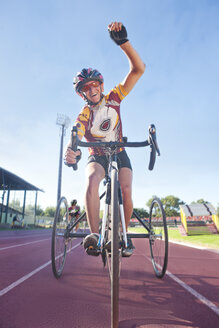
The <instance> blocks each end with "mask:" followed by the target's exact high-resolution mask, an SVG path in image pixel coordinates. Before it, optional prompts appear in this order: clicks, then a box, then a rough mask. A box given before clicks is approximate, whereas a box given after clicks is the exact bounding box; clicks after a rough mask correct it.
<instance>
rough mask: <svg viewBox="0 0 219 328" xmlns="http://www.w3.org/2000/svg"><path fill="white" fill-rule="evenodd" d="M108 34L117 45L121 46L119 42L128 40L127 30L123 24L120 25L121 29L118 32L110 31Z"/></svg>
mask: <svg viewBox="0 0 219 328" xmlns="http://www.w3.org/2000/svg"><path fill="white" fill-rule="evenodd" d="M109 34H110V37H111V39H112V40H113V41H114V42H115V43H116V44H117V45H118V46H121V44H123V43H125V42H127V41H128V39H127V31H126V28H125V26H124V25H122V29H121V31H119V32H116V31H110V30H109Z"/></svg>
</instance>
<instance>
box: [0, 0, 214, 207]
mask: <svg viewBox="0 0 219 328" xmlns="http://www.w3.org/2000/svg"><path fill="white" fill-rule="evenodd" d="M218 15H219V3H218V1H213V0H212V1H204V0H184V1H180V0H172V1H168V0H164V1H161V0H160V1H158V0H155V1H148V0H146V1H145V0H138V1H135V2H134V1H132V0H124V1H123V0H121V1H118V0H117V1H116V0H111V1H100V0H94V1H92V2H91V1H86V0H85V1H83V3H82V2H80V1H74V0H71V1H70V0H63V1H57V0H54V1H52V0H50V1H42V0H39V1H37V2H36V1H35V2H33V1H27V0H23V1H22V0H21V1H15V0H14V1H11V0H8V1H4V2H3V1H1V3H0V140H1V142H0V166H1V167H3V168H5V169H7V170H9V171H11V172H13V173H15V174H17V175H19V176H21V177H22V178H23V179H25V180H27V181H28V182H30V183H32V184H34V185H36V186H37V187H39V188H41V189H44V191H45V193H39V197H38V202H39V204H40V205H41V206H42V207H43V208H45V207H46V206H50V205H55V203H56V197H57V177H58V160H59V146H60V134H59V128H58V126H57V125H56V124H55V122H56V116H57V113H63V114H65V115H67V116H69V117H70V118H71V122H72V124H73V122H74V120H75V118H76V116H77V114H78V112H79V111H80V109H81V108H82V106H83V101H82V99H81V98H80V97H78V95H76V94H75V93H74V91H73V88H72V79H73V76H74V75H75V74H76V72H77V71H79V70H80V69H81V68H83V67H95V68H97V69H98V70H99V71H101V73H102V74H103V76H104V78H105V91H106V92H108V91H109V90H110V89H111V88H112V87H114V86H115V85H116V84H118V83H119V82H120V81H121V80H123V78H124V77H125V75H126V74H127V72H128V61H127V59H126V57H125V55H124V54H123V53H122V51H121V50H120V48H119V47H117V46H116V45H115V44H114V43H113V42H112V41H111V39H110V38H109V36H108V32H107V25H108V23H110V22H111V21H115V20H118V21H121V22H123V23H124V25H125V26H126V28H127V31H128V37H129V39H130V41H131V43H132V44H133V46H134V47H135V48H136V50H137V51H138V52H139V54H140V55H141V57H142V59H143V61H144V62H145V63H146V71H145V74H144V75H143V77H142V78H141V79H140V80H139V82H138V83H137V85H136V87H135V88H134V89H133V91H132V92H131V93H130V94H129V95H128V96H127V98H126V99H125V100H124V101H123V103H122V105H121V113H122V119H123V132H124V135H125V136H128V139H129V140H130V141H141V140H144V139H145V138H146V136H147V128H148V125H149V124H150V123H154V124H155V125H156V127H157V134H158V142H159V146H160V150H161V156H160V157H159V158H158V159H157V162H156V166H155V169H154V171H152V172H150V171H148V169H147V166H148V160H149V151H148V149H138V150H128V153H129V155H130V158H131V161H132V166H133V169H134V180H133V200H134V206H135V207H145V203H146V202H147V200H148V199H149V198H151V196H152V195H158V196H159V197H165V196H167V195H174V196H177V197H179V198H180V199H181V200H183V201H185V202H187V203H188V204H189V203H190V202H192V201H196V200H197V199H200V198H204V199H205V200H208V201H210V202H212V204H213V205H214V206H217V205H218V203H219V198H218V190H217V189H218V181H219V170H218V163H219V155H218V140H219V131H218V121H219V114H218V113H219V98H218V86H219V65H218V64H219V63H218V58H219V21H218ZM69 135H70V129H68V130H67V131H66V137H65V143H67V139H68V137H69ZM86 159H87V150H84V151H83V158H82V160H81V162H80V163H79V169H78V171H77V172H73V171H72V169H70V168H67V167H63V181H62V194H63V195H65V196H66V197H67V198H68V200H69V201H70V200H71V199H72V198H78V200H79V203H80V204H81V205H83V197H84V196H83V195H84V182H85V179H84V169H85V166H86ZM101 189H102V187H101V188H100V191H101Z"/></svg>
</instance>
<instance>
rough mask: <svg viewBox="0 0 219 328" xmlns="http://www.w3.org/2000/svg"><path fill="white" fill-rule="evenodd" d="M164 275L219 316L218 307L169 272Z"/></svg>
mask: <svg viewBox="0 0 219 328" xmlns="http://www.w3.org/2000/svg"><path fill="white" fill-rule="evenodd" d="M144 257H146V259H147V260H149V261H150V262H152V261H151V259H150V258H149V257H148V256H146V255H144ZM158 267H160V268H161V266H160V265H158ZM166 274H167V275H168V276H169V277H170V278H172V279H173V280H174V281H175V282H177V283H178V284H179V285H180V286H181V287H183V288H184V289H186V290H187V291H188V292H189V293H190V294H192V295H193V296H195V297H196V298H197V299H198V300H199V301H200V302H202V303H203V304H205V305H206V306H208V307H209V308H210V309H211V310H212V311H214V312H215V313H216V314H217V315H219V307H217V306H216V305H215V304H214V303H212V302H211V301H209V300H208V299H207V298H206V297H204V296H203V295H201V294H199V293H198V292H196V291H195V290H194V289H193V288H192V287H190V286H188V285H187V284H186V283H185V282H183V281H182V280H180V279H179V278H177V277H176V276H175V275H174V274H173V273H171V272H170V271H166Z"/></svg>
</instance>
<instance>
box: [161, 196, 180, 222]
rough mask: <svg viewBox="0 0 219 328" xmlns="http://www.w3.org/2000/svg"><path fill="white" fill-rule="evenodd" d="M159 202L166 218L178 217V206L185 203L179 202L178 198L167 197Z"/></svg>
mask: <svg viewBox="0 0 219 328" xmlns="http://www.w3.org/2000/svg"><path fill="white" fill-rule="evenodd" d="M161 202H162V203H163V206H164V210H165V213H166V216H169V217H171V216H178V215H179V213H180V208H179V206H180V205H183V204H185V202H183V201H181V200H180V199H179V198H178V197H175V196H172V195H169V196H166V197H165V198H161Z"/></svg>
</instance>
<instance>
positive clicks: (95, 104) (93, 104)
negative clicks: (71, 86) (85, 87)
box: [82, 93, 104, 107]
mask: <svg viewBox="0 0 219 328" xmlns="http://www.w3.org/2000/svg"><path fill="white" fill-rule="evenodd" d="M82 94H83V98H84V100H85V101H86V103H87V104H88V105H89V106H91V107H95V106H97V105H98V104H99V103H100V102H101V100H102V99H103V97H104V95H103V93H101V95H100V100H99V101H98V102H96V103H94V102H93V101H90V100H89V99H88V98H87V97H86V96H85V94H84V93H82Z"/></svg>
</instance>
